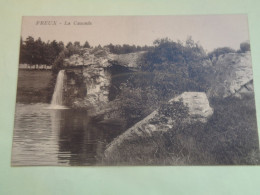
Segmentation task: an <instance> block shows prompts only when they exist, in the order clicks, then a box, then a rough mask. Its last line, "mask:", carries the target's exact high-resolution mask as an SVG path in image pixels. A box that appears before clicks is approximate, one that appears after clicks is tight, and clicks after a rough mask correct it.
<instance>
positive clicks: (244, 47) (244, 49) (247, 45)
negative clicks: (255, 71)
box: [240, 42, 250, 53]
mask: <svg viewBox="0 0 260 195" xmlns="http://www.w3.org/2000/svg"><path fill="white" fill-rule="evenodd" d="M240 51H241V52H242V53H245V52H247V51H250V43H249V42H243V43H241V44H240Z"/></svg>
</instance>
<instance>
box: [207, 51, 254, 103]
mask: <svg viewBox="0 0 260 195" xmlns="http://www.w3.org/2000/svg"><path fill="white" fill-rule="evenodd" d="M213 69H214V72H215V73H214V75H213V76H212V77H213V78H212V84H211V88H210V90H209V91H208V94H209V96H212V97H222V98H225V97H228V96H231V95H235V96H238V97H240V96H241V95H243V94H245V93H247V94H248V93H253V71H252V62H251V53H250V52H247V53H229V54H224V55H221V56H219V57H218V59H217V61H216V62H215V65H214V67H213Z"/></svg>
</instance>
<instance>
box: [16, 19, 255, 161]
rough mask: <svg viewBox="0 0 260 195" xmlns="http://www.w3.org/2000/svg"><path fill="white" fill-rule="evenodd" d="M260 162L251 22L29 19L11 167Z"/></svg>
mask: <svg viewBox="0 0 260 195" xmlns="http://www.w3.org/2000/svg"><path fill="white" fill-rule="evenodd" d="M259 163H260V153H259V140H258V131H257V124H256V108H255V99H254V88H253V73H252V61H251V50H250V41H249V33H248V21H247V16H246V15H204V16H93V17H90V16H87V17H63V16H62V17H46V16H45V17H40V16H39V17H36V16H26V17H23V19H22V31H21V42H20V57H19V72H18V82H17V98H16V112H15V121H14V134H13V148H12V166H37V165H39V166H42V165H43V166H45V165H57V166H86V165H87V166H107V165H109V166H110V165H112V166H115V165H125V166H129V165H258V164H259Z"/></svg>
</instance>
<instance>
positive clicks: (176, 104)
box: [104, 92, 213, 164]
mask: <svg viewBox="0 0 260 195" xmlns="http://www.w3.org/2000/svg"><path fill="white" fill-rule="evenodd" d="M212 114H213V109H212V108H211V107H210V106H209V102H208V99H207V96H206V94H205V93H201V92H185V93H183V94H181V95H180V96H177V97H175V98H173V99H172V100H170V101H169V102H168V103H167V104H166V105H164V106H163V107H161V108H160V109H158V110H155V111H154V112H153V113H151V114H150V115H148V116H147V117H146V118H144V119H143V120H141V121H140V122H138V123H137V124H135V125H134V126H133V127H131V128H130V129H128V130H127V131H126V132H125V133H123V134H121V135H120V136H119V137H117V138H116V139H115V140H114V141H113V142H111V143H110V144H109V145H108V147H107V149H106V151H105V159H104V160H105V161H106V162H108V163H112V164H113V163H123V162H122V159H123V160H126V162H127V161H129V160H130V161H131V162H132V163H134V164H135V163H137V164H138V163H141V164H142V162H140V161H139V159H138V158H139V155H140V154H142V155H143V158H144V159H149V158H151V156H153V154H154V153H156V150H158V149H159V148H158V147H160V146H158V145H157V143H160V142H164V141H166V140H165V139H167V138H163V137H159V138H158V136H161V135H162V133H164V134H166V135H167V134H168V133H169V134H171V133H172V132H174V133H176V134H178V131H179V130H180V129H183V128H185V127H187V126H192V125H193V124H195V123H201V124H203V123H205V122H207V120H208V118H209V117H210V116H211V115H212ZM179 133H180V134H182V132H179ZM150 139H152V141H151V140H150ZM187 139H188V140H189V141H190V142H193V141H192V137H189V138H187ZM148 140H150V141H151V142H150V141H148ZM183 140H184V139H183ZM147 148H149V150H147ZM135 158H136V159H135Z"/></svg>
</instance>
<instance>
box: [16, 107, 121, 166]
mask: <svg viewBox="0 0 260 195" xmlns="http://www.w3.org/2000/svg"><path fill="white" fill-rule="evenodd" d="M48 107H49V104H19V103H17V104H16V116H15V127H14V138H13V153H12V165H95V164H98V163H99V160H98V159H99V158H98V157H100V156H102V154H103V151H104V148H105V146H106V144H107V143H108V142H110V141H111V140H112V139H113V138H114V137H116V136H117V135H118V134H119V133H120V126H116V125H113V124H109V125H106V126H101V125H98V124H97V123H94V122H92V121H91V120H90V118H89V116H88V115H87V113H86V112H84V111H76V110H70V109H65V110H50V109H46V108H48Z"/></svg>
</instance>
